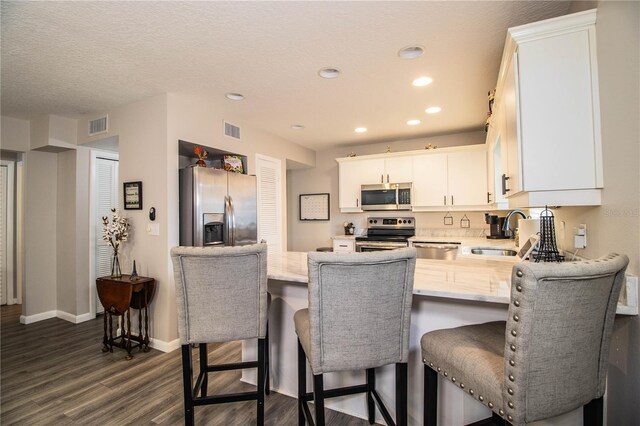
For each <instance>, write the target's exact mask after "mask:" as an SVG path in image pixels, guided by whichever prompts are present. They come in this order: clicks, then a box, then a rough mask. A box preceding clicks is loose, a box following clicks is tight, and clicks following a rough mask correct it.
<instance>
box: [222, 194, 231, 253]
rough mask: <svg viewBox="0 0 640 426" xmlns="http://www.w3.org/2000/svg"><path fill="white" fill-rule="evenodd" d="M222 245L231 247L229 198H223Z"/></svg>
mask: <svg viewBox="0 0 640 426" xmlns="http://www.w3.org/2000/svg"><path fill="white" fill-rule="evenodd" d="M224 227H225V230H224V243H225V245H227V246H230V245H231V206H230V203H229V197H227V196H225V197H224Z"/></svg>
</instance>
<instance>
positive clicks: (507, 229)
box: [502, 210, 527, 238]
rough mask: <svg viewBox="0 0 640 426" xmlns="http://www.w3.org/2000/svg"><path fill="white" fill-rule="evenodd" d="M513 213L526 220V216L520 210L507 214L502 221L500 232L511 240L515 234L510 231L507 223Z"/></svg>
mask: <svg viewBox="0 0 640 426" xmlns="http://www.w3.org/2000/svg"><path fill="white" fill-rule="evenodd" d="M515 213H518V214H520V215H521V216H522V218H523V219H526V218H527V215H526V214H525V213H524V212H523V211H522V210H511V211H510V212H509V214H508V215H507V217H506V218H505V219H504V225H503V226H502V230H503V231H504V235H506V236H507V237H511V238H515V232H513V231H512V230H511V227H510V225H509V222H510V220H511V216H513V215H514V214H515Z"/></svg>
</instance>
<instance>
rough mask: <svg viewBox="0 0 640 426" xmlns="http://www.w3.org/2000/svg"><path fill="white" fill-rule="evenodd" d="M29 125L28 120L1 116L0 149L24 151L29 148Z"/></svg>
mask: <svg viewBox="0 0 640 426" xmlns="http://www.w3.org/2000/svg"><path fill="white" fill-rule="evenodd" d="M30 132H31V125H30V123H29V121H28V120H20V119H17V118H13V117H5V116H2V117H1V121H0V149H2V150H8V151H18V152H25V151H27V150H29V141H30Z"/></svg>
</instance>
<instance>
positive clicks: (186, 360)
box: [182, 344, 194, 426]
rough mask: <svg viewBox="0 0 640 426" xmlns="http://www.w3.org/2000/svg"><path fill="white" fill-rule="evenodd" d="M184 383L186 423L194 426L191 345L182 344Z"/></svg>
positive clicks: (186, 425)
mask: <svg viewBox="0 0 640 426" xmlns="http://www.w3.org/2000/svg"><path fill="white" fill-rule="evenodd" d="M182 385H183V392H182V393H183V394H184V424H185V426H193V423H194V418H193V394H192V392H193V367H192V363H191V346H190V345H189V344H186V345H182Z"/></svg>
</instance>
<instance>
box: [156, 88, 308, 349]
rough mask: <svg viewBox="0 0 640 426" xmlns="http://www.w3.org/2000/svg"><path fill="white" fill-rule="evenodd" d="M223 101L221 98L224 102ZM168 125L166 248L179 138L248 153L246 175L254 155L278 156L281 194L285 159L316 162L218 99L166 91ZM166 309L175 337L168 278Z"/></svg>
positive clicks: (172, 231) (174, 221)
mask: <svg viewBox="0 0 640 426" xmlns="http://www.w3.org/2000/svg"><path fill="white" fill-rule="evenodd" d="M223 102H224V101H223ZM167 115H168V125H167V152H166V159H167V161H166V169H167V170H168V175H167V176H166V177H167V181H166V188H167V196H168V209H167V216H168V221H169V224H170V226H169V229H168V233H169V237H168V243H169V244H168V246H167V250H168V249H169V248H170V247H173V246H177V245H178V244H179V237H180V235H179V228H178V225H179V212H178V202H179V193H178V140H184V141H188V142H192V143H196V144H201V145H204V146H207V147H212V148H216V149H220V150H224V151H229V152H234V153H237V154H241V155H246V156H247V169H248V173H249V174H255V172H256V170H255V160H256V154H264V155H267V156H270V157H274V158H278V159H280V160H281V162H282V193H283V194H285V193H286V192H285V191H286V181H287V176H286V169H285V168H286V164H287V160H293V161H295V162H296V163H299V164H302V165H307V166H312V165H314V164H315V152H314V151H312V150H310V149H307V148H304V147H302V146H300V145H297V144H295V143H292V142H290V141H287V140H284V139H281V138H278V137H276V136H273V135H270V134H268V133H265V132H262V131H259V130H257V129H254V128H252V127H251V126H249V125H248V124H246V123H245V122H244V121H243V120H241V119H239V118H238V117H236V116H234V115H233V114H231V113H229V112H228V109H227V108H225V107H224V104H223V105H221V104H220V103H219V102H214V101H212V100H211V99H209V98H206V97H202V96H198V95H194V94H188V93H169V94H168V113H167ZM223 120H227V121H229V122H231V123H233V124H234V125H237V126H240V128H241V138H242V139H241V140H240V141H238V140H236V139H233V138H229V137H227V136H224V133H223ZM286 203H287V199H286V197H283V199H282V241H283V243H284V244H283V249H284V250H286V241H287V226H286V223H287V210H286ZM167 270H168V273H169V274H172V273H173V268H172V267H171V265H167ZM169 292H170V293H169V294H168V299H169V300H168V302H169V303H170V307H169V308H168V309H167V315H169V316H168V317H167V323H168V324H170V325H171V333H172V334H171V336H175V338H177V336H178V335H177V316H176V315H177V311H176V308H175V295H174V292H173V281H172V280H171V285H170V290H169Z"/></svg>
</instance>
